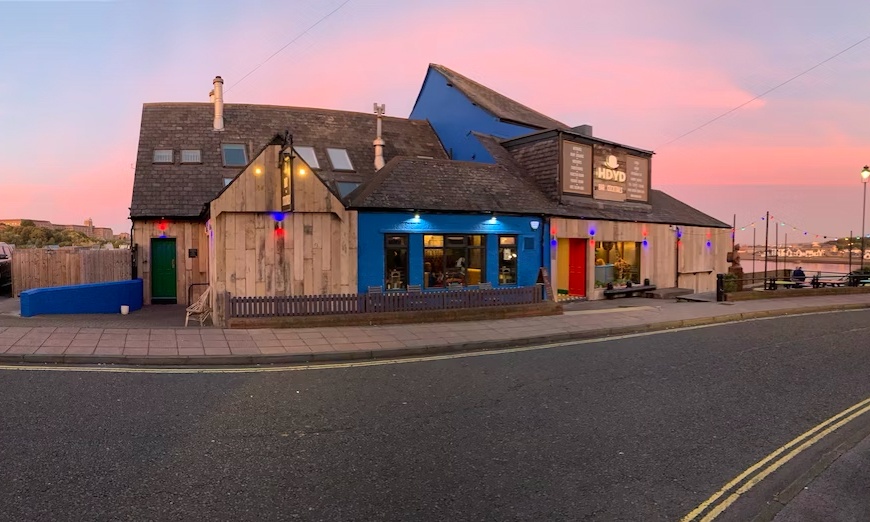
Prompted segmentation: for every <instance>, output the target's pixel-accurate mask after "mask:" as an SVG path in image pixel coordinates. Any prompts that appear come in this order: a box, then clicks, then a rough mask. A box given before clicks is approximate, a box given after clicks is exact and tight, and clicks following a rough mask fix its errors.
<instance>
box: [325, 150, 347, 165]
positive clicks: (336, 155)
mask: <svg viewBox="0 0 870 522" xmlns="http://www.w3.org/2000/svg"><path fill="white" fill-rule="evenodd" d="M326 154H328V155H329V162H330V163H332V168H333V169H335V170H353V164H352V163H351V162H350V157H349V156H348V155H347V151H346V150H345V149H326Z"/></svg>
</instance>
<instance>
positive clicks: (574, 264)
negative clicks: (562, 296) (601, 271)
mask: <svg viewBox="0 0 870 522" xmlns="http://www.w3.org/2000/svg"><path fill="white" fill-rule="evenodd" d="M568 294H569V295H572V296H579V297H585V296H586V240H585V239H571V240H570V241H569V243H568Z"/></svg>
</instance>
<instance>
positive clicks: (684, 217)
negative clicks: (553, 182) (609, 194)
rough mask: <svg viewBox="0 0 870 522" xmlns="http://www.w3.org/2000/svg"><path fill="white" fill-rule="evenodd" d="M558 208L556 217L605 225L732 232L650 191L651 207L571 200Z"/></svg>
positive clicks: (715, 221)
mask: <svg viewBox="0 0 870 522" xmlns="http://www.w3.org/2000/svg"><path fill="white" fill-rule="evenodd" d="M571 200H572V201H569V202H565V203H563V204H560V205H557V206H556V208H555V209H554V211H553V215H557V216H562V217H578V218H583V219H597V220H606V221H640V222H644V223H665V224H669V225H688V226H697V227H713V228H731V225H728V224H726V223H723V222H722V221H719V220H718V219H716V218H714V217H711V216H708V215H707V214H704V213H703V212H701V211H700V210H698V209H696V208H694V207H691V206H689V205H687V204H685V203H683V202H682V201H680V200H678V199H676V198H674V197H671V196H669V195H668V194H665V193H664V192H662V191H660V190H650V191H649V203H614V202H607V201H597V200H593V199H589V198H580V197H577V198H574V197H572V198H571Z"/></svg>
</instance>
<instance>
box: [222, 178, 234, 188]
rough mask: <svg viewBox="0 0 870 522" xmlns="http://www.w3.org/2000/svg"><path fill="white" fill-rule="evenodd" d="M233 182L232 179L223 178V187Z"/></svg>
mask: <svg viewBox="0 0 870 522" xmlns="http://www.w3.org/2000/svg"><path fill="white" fill-rule="evenodd" d="M232 182H233V178H224V186H225V187H226V186H227V185H229V184H230V183H232Z"/></svg>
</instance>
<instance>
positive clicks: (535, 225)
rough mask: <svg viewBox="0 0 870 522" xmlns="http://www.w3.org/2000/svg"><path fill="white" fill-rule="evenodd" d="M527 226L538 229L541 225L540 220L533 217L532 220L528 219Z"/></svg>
mask: <svg viewBox="0 0 870 522" xmlns="http://www.w3.org/2000/svg"><path fill="white" fill-rule="evenodd" d="M529 226H530V227H532V230H538V227H540V226H541V222H540V221H538V220H535V219H533V220H531V221H529Z"/></svg>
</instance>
